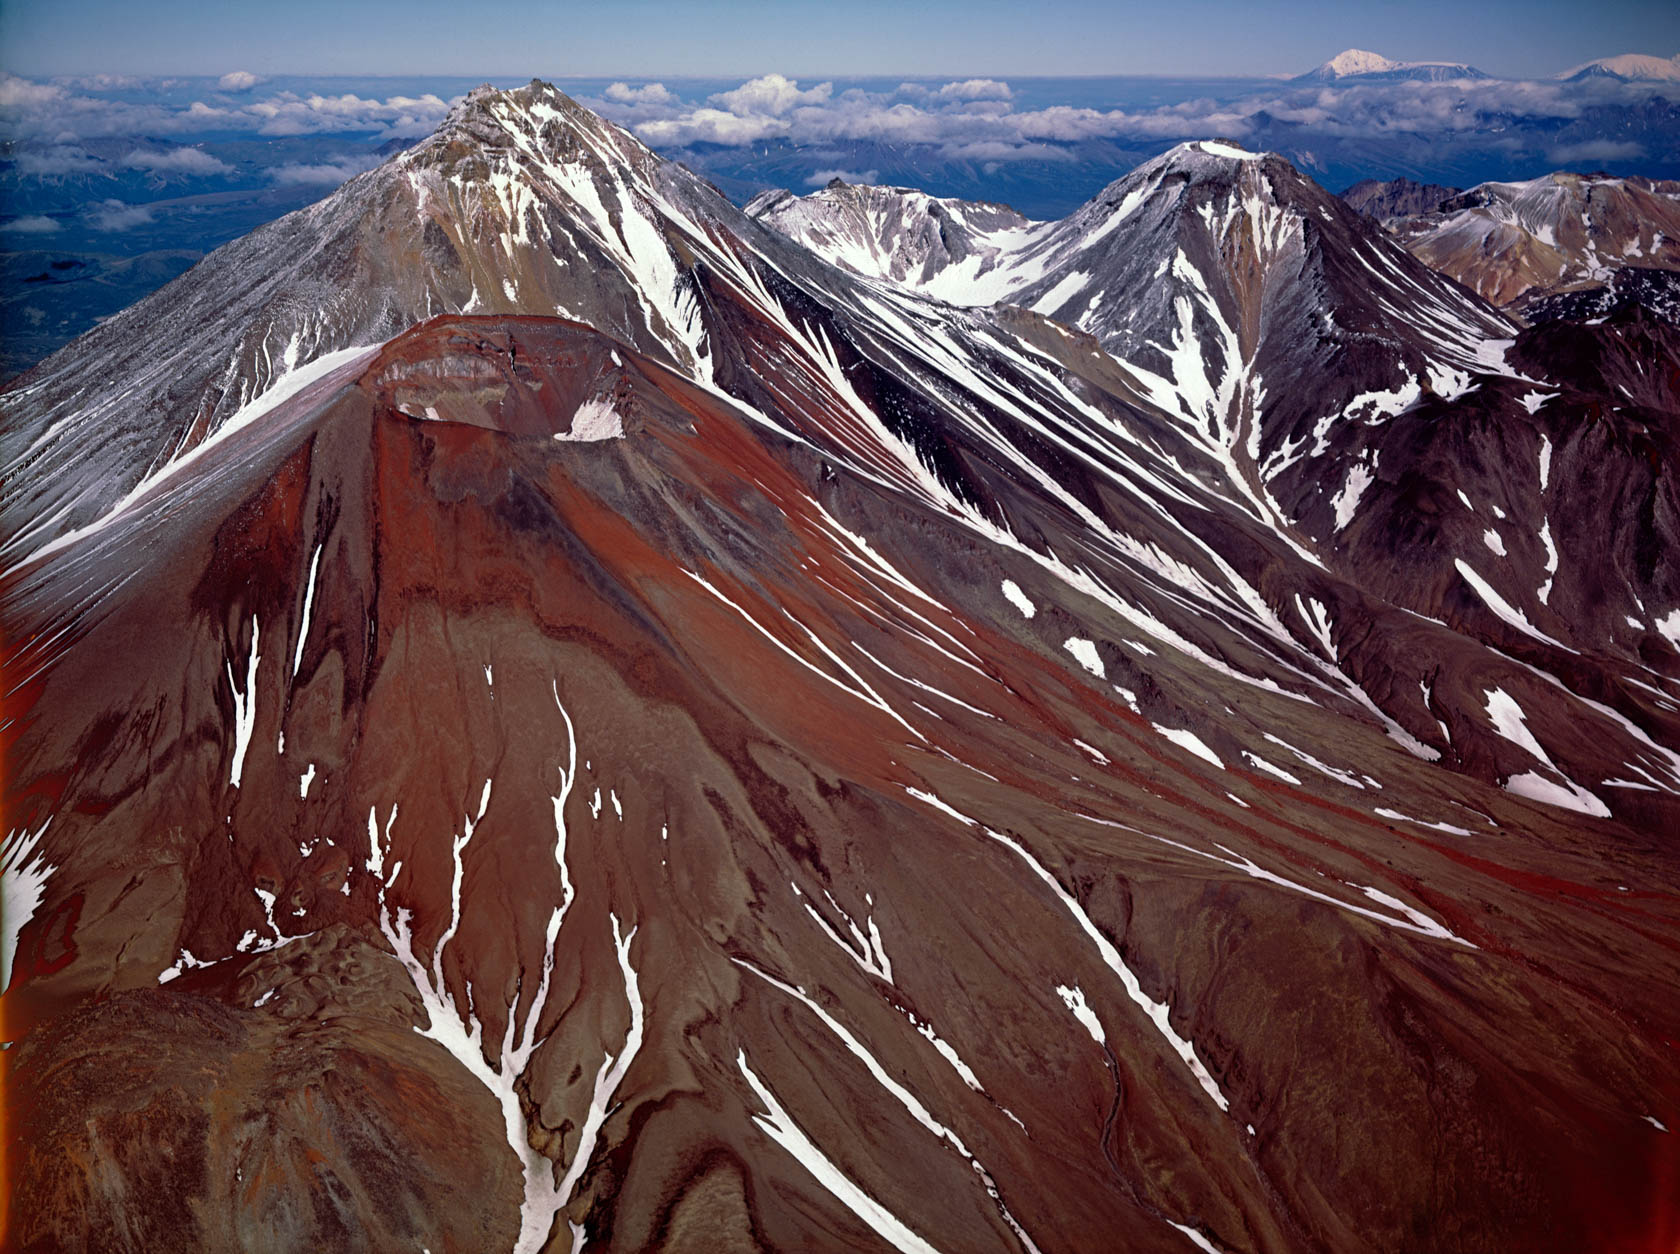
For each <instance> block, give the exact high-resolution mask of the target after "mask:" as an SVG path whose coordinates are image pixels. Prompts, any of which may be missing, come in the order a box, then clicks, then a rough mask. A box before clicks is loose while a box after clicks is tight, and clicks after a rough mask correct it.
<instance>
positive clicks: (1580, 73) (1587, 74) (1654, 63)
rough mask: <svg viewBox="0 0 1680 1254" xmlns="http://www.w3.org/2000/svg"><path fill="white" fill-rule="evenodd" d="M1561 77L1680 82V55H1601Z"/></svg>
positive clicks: (1560, 75) (1568, 70)
mask: <svg viewBox="0 0 1680 1254" xmlns="http://www.w3.org/2000/svg"><path fill="white" fill-rule="evenodd" d="M1558 77H1559V78H1565V79H1571V78H1595V77H1606V78H1627V79H1640V80H1651V81H1656V82H1680V55H1676V56H1672V57H1652V56H1645V55H1642V54H1640V53H1627V54H1624V55H1622V56H1619V57H1599V58H1598V59H1597V60H1594V61H1587V62H1584V63H1583V64H1581V65H1577V66H1574V67H1573V68H1571V69H1567V70H1565V71H1564V72H1563V73H1562V74H1559V75H1558Z"/></svg>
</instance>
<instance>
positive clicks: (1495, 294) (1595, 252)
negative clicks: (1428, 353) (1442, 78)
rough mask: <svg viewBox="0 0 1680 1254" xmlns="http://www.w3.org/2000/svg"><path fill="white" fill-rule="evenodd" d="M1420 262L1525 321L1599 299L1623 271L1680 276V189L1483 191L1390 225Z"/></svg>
mask: <svg viewBox="0 0 1680 1254" xmlns="http://www.w3.org/2000/svg"><path fill="white" fill-rule="evenodd" d="M1388 225H1389V227H1390V228H1391V229H1392V230H1393V231H1394V233H1395V235H1396V236H1397V237H1398V238H1399V240H1400V241H1401V242H1402V243H1403V244H1404V245H1405V246H1406V247H1407V249H1409V250H1410V251H1411V252H1412V254H1413V255H1414V256H1416V257H1417V258H1418V259H1419V260H1421V261H1423V262H1425V263H1427V264H1428V265H1430V266H1433V267H1434V268H1435V269H1437V270H1439V271H1441V272H1442V273H1444V274H1448V275H1451V276H1452V277H1453V278H1455V279H1457V280H1458V281H1459V282H1460V283H1463V284H1464V285H1465V286H1466V287H1469V288H1472V289H1473V290H1474V291H1475V292H1476V293H1477V294H1478V295H1481V296H1483V297H1485V298H1487V299H1488V300H1490V301H1492V302H1493V303H1495V304H1497V305H1503V306H1507V307H1510V308H1513V309H1515V310H1517V311H1519V312H1523V313H1526V312H1527V311H1528V309H1529V308H1530V306H1532V305H1533V304H1535V303H1536V302H1538V301H1541V300H1544V299H1546V298H1548V297H1551V296H1555V295H1558V294H1561V293H1576V292H1600V291H1604V290H1606V289H1607V288H1609V287H1610V286H1611V285H1612V283H1613V282H1614V280H1615V276H1616V275H1617V274H1618V273H1619V272H1620V271H1622V270H1624V269H1638V270H1643V271H1675V270H1680V183H1674V182H1664V181H1661V180H1652V179H1642V178H1611V177H1610V176H1609V175H1604V174H1569V173H1556V174H1548V175H1546V176H1544V177H1542V178H1537V179H1530V180H1529V181H1527V182H1523V183H1483V184H1482V185H1481V186H1479V187H1473V188H1471V189H1470V190H1469V191H1467V192H1463V193H1461V194H1459V195H1457V196H1453V197H1450V198H1448V199H1444V200H1442V201H1441V202H1440V204H1439V205H1438V206H1437V207H1436V208H1434V209H1433V210H1431V211H1428V212H1423V213H1417V214H1415V215H1412V216H1399V217H1398V218H1396V219H1393V220H1390V221H1389V223H1388Z"/></svg>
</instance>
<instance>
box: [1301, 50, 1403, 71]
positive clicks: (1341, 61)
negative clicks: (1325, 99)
mask: <svg viewBox="0 0 1680 1254" xmlns="http://www.w3.org/2000/svg"><path fill="white" fill-rule="evenodd" d="M1400 65H1401V63H1400V62H1399V61H1391V60H1389V59H1388V58H1387V57H1385V56H1383V55H1382V54H1381V53H1380V52H1366V51H1365V50H1364V49H1362V48H1349V49H1348V50H1347V51H1346V52H1339V53H1337V54H1336V55H1335V56H1333V57H1331V58H1330V59H1329V60H1328V61H1326V62H1325V63H1324V64H1323V65H1321V66H1319V67H1318V72H1319V73H1320V74H1323V75H1325V76H1327V77H1329V78H1344V77H1347V76H1349V75H1353V74H1386V73H1387V72H1388V71H1390V70H1397V69H1399V68H1400Z"/></svg>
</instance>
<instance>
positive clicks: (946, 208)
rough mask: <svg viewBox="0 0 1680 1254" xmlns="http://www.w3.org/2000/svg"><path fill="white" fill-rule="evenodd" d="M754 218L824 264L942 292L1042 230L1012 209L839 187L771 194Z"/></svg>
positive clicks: (754, 209)
mask: <svg viewBox="0 0 1680 1254" xmlns="http://www.w3.org/2000/svg"><path fill="white" fill-rule="evenodd" d="M746 212H747V215H748V216H749V217H753V218H757V219H759V220H760V221H762V222H763V223H764V224H765V225H767V226H769V227H772V228H773V229H775V230H777V231H780V232H781V233H782V234H784V235H787V236H789V237H791V238H793V239H795V240H798V241H799V242H800V243H801V244H803V245H804V246H805V247H806V248H809V249H810V250H811V251H813V252H815V253H816V254H817V255H818V256H820V257H822V258H823V259H824V260H826V261H828V262H831V263H832V264H834V265H837V266H839V267H841V268H842V269H845V270H850V271H851V272H852V273H854V274H860V275H863V276H865V277H866V278H874V279H889V280H892V281H894V282H897V283H907V284H909V285H911V286H913V287H922V288H925V289H927V290H929V291H937V292H938V293H939V294H940V295H941V296H943V297H944V298H946V299H952V298H954V296H955V295H956V294H957V293H956V291H955V290H954V289H953V290H951V291H946V290H945V286H948V283H947V284H946V285H944V286H942V284H941V282H940V280H941V276H943V275H945V274H946V273H947V271H949V270H950V269H951V268H952V267H956V266H959V265H960V264H961V263H964V262H967V263H968V269H969V270H972V271H974V272H975V273H978V272H979V271H981V270H985V269H989V268H990V266H991V264H992V262H993V261H994V260H995V259H996V258H997V256H998V255H999V254H1000V253H1001V252H1003V251H1006V250H1007V249H1009V248H1012V247H1013V246H1014V245H1015V244H1017V243H1018V242H1019V241H1020V239H1021V238H1023V237H1024V236H1026V235H1027V234H1029V233H1030V232H1031V230H1032V229H1033V228H1034V227H1035V226H1036V225H1037V224H1035V223H1032V222H1029V221H1028V220H1027V219H1026V218H1023V217H1022V216H1021V215H1020V214H1018V213H1016V212H1015V211H1014V210H1013V209H1011V208H1009V207H1008V206H1007V205H997V204H988V203H984V202H979V201H967V200H955V199H947V198H942V197H938V196H930V195H928V194H927V193H926V192H923V191H918V190H916V189H915V188H911V187H875V186H871V185H869V184H863V183H845V182H842V181H841V180H839V179H835V180H833V181H831V182H830V183H829V184H828V185H827V186H826V187H822V188H820V189H818V190H817V191H814V192H812V193H810V194H809V195H807V196H794V195H793V194H791V193H790V192H785V191H775V192H765V193H762V194H761V195H759V196H756V197H754V198H753V199H752V200H751V201H750V202H748V204H747V207H746Z"/></svg>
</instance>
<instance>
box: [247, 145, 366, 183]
mask: <svg viewBox="0 0 1680 1254" xmlns="http://www.w3.org/2000/svg"><path fill="white" fill-rule="evenodd" d="M379 162H380V158H379V157H377V156H375V155H373V154H372V153H368V154H366V155H364V156H356V157H335V158H333V160H331V161H325V162H322V163H320V164H318V165H306V164H302V163H294V164H291V165H282V166H276V167H275V168H274V169H272V170H270V171H269V172H268V176H269V178H270V179H271V180H273V181H274V182H275V183H277V184H279V185H281V186H291V187H295V186H300V185H309V184H319V185H321V186H324V187H337V186H338V185H339V184H340V183H343V182H345V181H346V180H348V179H352V178H355V177H356V175H358V174H360V173H362V172H363V171H364V170H371V169H373V167H374V166H376V165H378V164H379Z"/></svg>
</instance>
